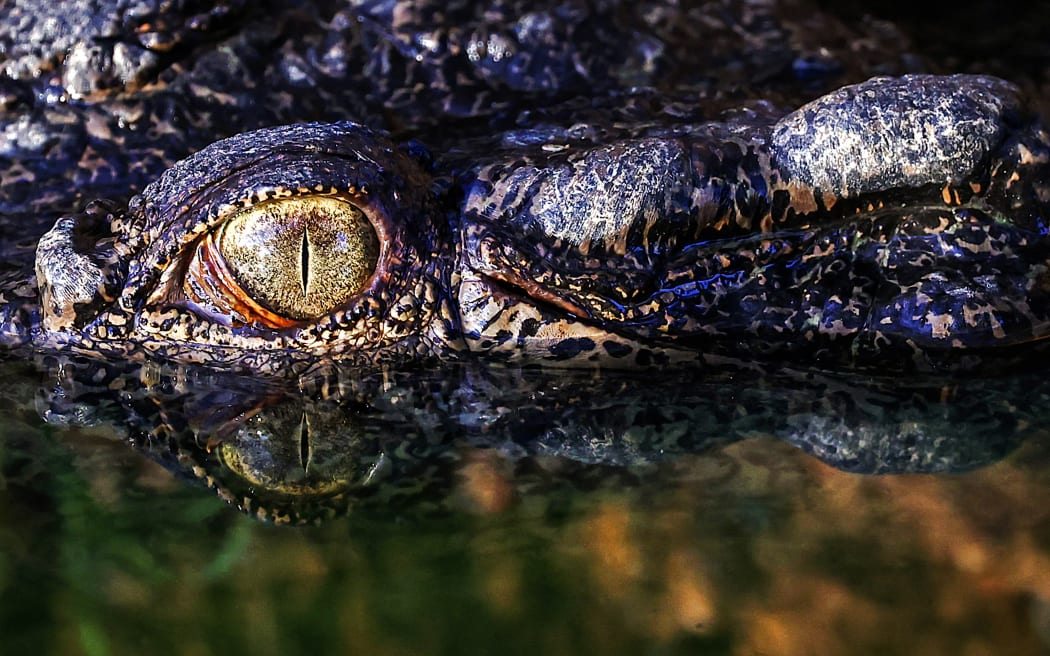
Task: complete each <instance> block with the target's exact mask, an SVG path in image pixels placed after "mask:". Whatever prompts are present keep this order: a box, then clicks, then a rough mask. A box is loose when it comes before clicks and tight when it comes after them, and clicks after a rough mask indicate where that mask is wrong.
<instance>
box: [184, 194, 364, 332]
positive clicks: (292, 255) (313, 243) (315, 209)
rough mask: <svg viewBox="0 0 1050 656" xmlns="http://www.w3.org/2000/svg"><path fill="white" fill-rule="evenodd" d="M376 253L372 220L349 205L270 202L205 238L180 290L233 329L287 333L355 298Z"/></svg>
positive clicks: (328, 200)
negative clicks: (253, 325)
mask: <svg viewBox="0 0 1050 656" xmlns="http://www.w3.org/2000/svg"><path fill="white" fill-rule="evenodd" d="M379 253H380V245H379V238H378V236H377V235H376V230H375V228H374V227H373V225H372V223H371V221H369V219H368V217H367V216H366V215H365V213H364V212H363V211H361V209H359V208H358V207H356V206H354V205H352V204H351V203H349V202H347V201H345V200H342V199H339V198H332V197H310V198H291V199H284V200H275V201H269V202H265V203H261V204H259V205H254V206H252V207H249V208H247V209H245V210H243V211H241V212H239V213H237V214H235V215H233V216H231V217H230V218H229V219H228V220H226V221H225V222H224V223H223V224H222V225H221V226H220V227H219V228H218V229H217V230H214V231H212V232H210V233H208V234H207V235H206V236H205V237H204V238H202V239H201V241H200V242H199V243H198V245H197V248H196V252H195V253H194V256H193V259H192V261H191V262H190V264H189V267H188V269H187V273H186V276H185V279H184V283H183V290H184V292H185V293H186V296H187V298H188V299H189V300H191V301H192V302H194V303H196V304H197V305H198V306H201V307H202V308H205V309H206V310H208V311H209V313H210V314H213V315H215V314H217V315H224V316H227V317H230V319H231V320H232V322H234V323H256V324H259V325H263V326H266V327H269V328H286V327H289V326H293V325H296V324H298V323H300V322H304V321H310V320H313V319H318V318H320V317H322V316H325V315H327V314H329V313H331V312H332V311H334V310H336V309H337V308H339V307H340V306H342V305H345V304H346V303H347V302H349V301H350V300H352V299H353V298H354V297H355V296H356V295H358V294H359V293H360V292H361V291H362V290H363V289H364V288H365V287H366V285H367V284H368V282H369V281H370V280H371V278H372V276H373V274H374V273H375V271H376V267H377V263H378V260H379Z"/></svg>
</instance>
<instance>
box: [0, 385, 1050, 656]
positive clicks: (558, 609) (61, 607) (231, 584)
mask: <svg viewBox="0 0 1050 656" xmlns="http://www.w3.org/2000/svg"><path fill="white" fill-rule="evenodd" d="M6 373H8V374H9V375H8V377H7V378H8V380H10V379H11V376H13V375H16V374H17V375H21V376H24V377H25V376H29V374H28V373H27V372H26V371H25V370H24V368H16V370H15V371H14V372H13V373H12V372H10V371H8V372H6ZM30 377H31V376H30ZM33 389H34V383H33V381H26V383H25V389H24V390H23V391H21V392H19V393H18V394H14V393H11V394H9V395H8V400H7V401H6V402H5V408H4V414H5V417H4V421H3V424H2V425H0V472H2V478H0V635H2V636H3V640H2V644H0V651H2V653H4V654H88V655H91V656H96V655H105V654H143V653H150V654H188V655H204V654H240V653H250V654H298V653H302V654H317V653H353V654H358V653H360V654H364V653H368V654H475V653H478V654H481V653H500V654H517V653H520V654H536V653H543V654H679V653H680V654H817V653H819V654H829V653H843V654H886V653H923V654H1007V653H1009V654H1045V653H1048V652H1050V505H1048V504H1047V503H1046V501H1047V499H1050V435H1048V434H1047V432H1046V431H1045V430H1044V429H1043V428H1042V427H1040V426H1033V425H1030V423H1028V422H1027V420H1026V421H1025V422H1022V423H1021V424H1019V425H1018V426H1017V430H1018V431H1020V433H1021V435H1020V437H1019V438H1018V440H1017V442H1016V445H1015V447H1014V448H1012V449H1011V450H1009V452H1008V453H1007V454H1006V455H1005V457H1003V458H1001V459H993V460H992V461H990V462H987V463H985V464H984V465H983V466H980V467H978V468H976V469H974V470H972V471H968V472H962V473H952V474H904V475H863V474H853V473H847V472H845V471H842V470H840V469H837V468H835V467H832V466H830V465H828V464H825V463H824V462H822V461H820V460H817V459H815V458H813V457H812V456H810V455H808V454H806V453H805V452H803V451H802V450H800V449H799V448H797V447H796V446H793V445H792V444H789V443H788V442H786V441H783V440H780V439H776V438H774V437H772V436H770V435H768V434H763V432H762V431H760V430H755V431H751V432H750V433H748V434H741V435H738V436H736V438H737V439H734V440H730V441H727V442H722V443H717V444H714V445H713V446H711V447H710V448H705V449H698V452H695V453H681V454H675V455H672V456H671V457H670V458H668V459H666V461H664V462H662V463H657V464H651V465H645V466H631V467H622V466H614V465H609V464H602V463H597V464H593V463H592V464H589V465H587V467H588V469H587V471H588V474H587V476H586V477H582V478H581V477H580V476H579V475H578V472H577V473H573V469H574V468H578V467H580V465H579V464H578V463H576V462H575V461H573V460H572V459H571V458H568V457H566V456H564V455H534V456H527V457H521V456H520V455H515V454H514V453H513V451H512V450H508V449H500V448H490V447H485V446H477V445H476V444H474V443H471V442H470V441H464V442H463V443H462V444H454V445H453V446H452V447H450V450H451V452H452V453H453V454H454V456H455V457H454V458H453V459H452V461H454V462H455V463H456V464H455V465H454V469H455V471H454V474H453V476H452V478H451V483H450V487H449V489H447V490H445V491H444V492H443V495H444V496H443V497H442V499H441V500H440V501H438V500H437V499H435V500H434V501H435V503H433V504H430V503H427V502H426V497H427V495H425V494H424V495H422V497H421V499H422V500H420V501H418V502H415V503H412V502H409V503H399V504H384V503H383V502H382V501H377V500H375V499H373V500H372V501H371V502H369V503H363V504H361V506H360V507H359V508H353V507H352V508H350V509H348V510H346V511H345V512H343V513H341V514H342V516H340V517H336V518H334V519H331V520H330V521H327V522H324V523H322V524H321V525H319V526H307V527H288V526H279V525H274V524H272V523H267V522H261V521H259V520H257V519H254V518H252V517H249V516H248V515H246V514H244V513H242V512H240V511H238V510H237V509H236V508H234V507H232V506H231V505H229V504H227V503H226V502H225V501H224V500H222V499H221V498H219V495H217V494H216V493H215V492H214V491H212V490H209V489H207V487H205V486H204V485H202V484H200V483H199V482H197V481H193V480H186V478H187V476H186V475H185V473H183V474H182V475H180V476H176V475H175V474H173V473H172V472H171V471H169V470H168V469H166V468H164V467H161V466H160V465H159V464H157V462H156V461H155V459H152V458H149V457H146V456H145V455H143V454H142V453H140V451H139V450H136V449H134V448H132V447H131V446H129V444H128V443H126V442H125V440H124V437H126V433H121V429H120V428H119V427H118V428H114V427H111V426H107V425H99V426H96V427H93V428H80V427H61V426H54V425H48V424H45V423H44V422H43V421H42V420H41V419H40V418H39V413H38V411H39V410H40V409H41V407H42V405H41V401H40V392H39V391H38V392H35V393H34V392H33ZM34 394H35V395H36V397H37V399H36V401H35V403H34V402H32V398H33V396H34ZM929 412H930V413H931V414H938V413H940V414H943V413H944V412H945V408H944V407H931V408H929ZM727 430H738V429H737V428H733V427H727ZM742 432H743V431H742ZM118 433H121V434H120V435H119V436H118ZM988 437H989V439H992V438H993V436H988ZM190 478H192V476H190Z"/></svg>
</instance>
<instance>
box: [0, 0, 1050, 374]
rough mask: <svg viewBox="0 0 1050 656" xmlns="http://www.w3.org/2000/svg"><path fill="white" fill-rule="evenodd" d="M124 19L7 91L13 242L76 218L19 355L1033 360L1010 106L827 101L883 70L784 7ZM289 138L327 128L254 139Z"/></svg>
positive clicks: (244, 365) (1041, 316)
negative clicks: (759, 93)
mask: <svg viewBox="0 0 1050 656" xmlns="http://www.w3.org/2000/svg"><path fill="white" fill-rule="evenodd" d="M118 4H119V5H120V7H119V8H120V9H121V11H116V9H115V8H110V9H113V13H112V14H111V17H112V21H111V22H110V23H106V24H100V23H99V20H98V16H97V15H92V17H91V18H92V20H89V21H88V25H89V26H94V27H95V28H97V33H90V34H87V35H84V34H80V33H79V32H78V30H82V29H84V28H76V27H73V16H70V17H69V19H70V23H69V25H66V26H65V27H64V30H63V29H60V30H52V33H51V34H52V37H53V38H52V41H53V42H52V43H51V44H50V46H51V47H52V48H53V49H59V48H64V49H65V50H64V56H63V57H62V58H60V64H55V63H54V62H50V63H49V62H47V61H46V60H47V56H48V55H49V52H50V51H48V50H47V49H46V48H45V49H44V52H42V53H41V52H36V51H34V52H31V53H30V54H22V56H21V57H20V58H19V57H11V58H9V61H8V62H7V69H6V70H7V73H8V76H9V77H10V79H9V85H10V86H11V88H12V91H11V92H10V94H9V96H10V102H9V103H8V104H9V109H8V116H9V117H13V118H11V119H10V120H8V121H7V124H6V125H7V130H6V132H7V135H8V142H9V143H8V146H7V149H6V157H7V159H6V162H7V163H6V164H5V165H4V167H3V168H4V170H6V171H7V172H8V176H7V177H8V180H5V194H4V199H3V203H2V206H3V209H4V210H5V211H6V212H7V217H8V218H7V219H6V221H5V223H7V224H9V225H14V224H16V223H17V222H18V221H22V220H23V218H24V217H25V216H26V215H27V214H32V215H34V217H39V216H41V215H43V216H48V215H47V212H45V211H43V210H44V208H47V209H50V210H51V211H52V212H53V211H54V210H55V209H56V208H60V209H62V210H68V211H65V212H62V213H61V215H60V216H59V218H58V219H57V221H55V223H54V225H53V227H51V229H50V230H48V231H47V232H46V234H44V235H43V236H42V237H40V239H39V242H38V244H37V245H36V249H35V258H34V262H35V267H34V268H35V273H34V274H31V275H27V274H26V271H25V263H24V262H22V263H21V266H20V263H19V262H18V258H17V257H12V258H11V259H10V260H9V262H8V264H7V265H6V266H7V267H9V269H10V271H8V272H7V273H6V277H5V279H4V280H5V284H4V285H3V286H2V287H3V291H2V294H3V298H2V299H0V300H2V302H3V307H4V310H3V313H2V317H3V319H2V323H0V334H2V335H3V341H4V342H5V343H6V344H8V345H9V346H12V347H18V346H26V345H28V346H30V347H32V348H36V349H42V350H52V351H55V350H69V351H74V352H78V353H89V354H95V355H98V356H100V357H105V358H135V357H142V356H161V357H168V358H173V359H177V360H183V361H189V362H200V363H210V364H213V365H215V366H217V367H221V368H231V367H232V368H235V369H242V370H249V371H252V372H277V373H280V372H285V373H289V372H290V373H292V374H298V373H301V372H302V371H305V370H307V369H309V368H310V367H311V366H314V365H315V364H316V363H317V362H318V361H338V362H346V363H350V364H353V365H377V364H382V365H386V364H404V363H415V362H425V361H429V360H461V359H463V358H474V357H482V358H485V359H488V360H498V361H514V362H526V363H530V362H553V363H562V364H565V363H568V364H578V363H596V364H599V365H603V366H612V367H627V368H630V367H638V366H643V367H644V366H666V365H669V364H672V363H687V364H696V363H701V364H709V363H711V362H714V361H720V360H721V359H725V358H728V359H737V360H751V359H756V358H757V359H767V360H788V361H794V362H800V363H809V364H813V365H815V366H827V367H830V368H841V367H846V368H857V367H873V368H878V369H885V368H895V369H911V368H914V367H915V366H916V365H917V364H918V365H920V366H931V365H932V366H933V367H942V366H947V367H954V366H956V365H958V363H959V362H963V363H964V364H965V366H980V365H979V364H978V365H975V364H974V363H979V362H981V361H982V360H983V355H984V354H985V353H986V352H989V351H992V352H995V351H1000V350H1016V349H1015V348H1014V347H1018V346H1023V345H1026V344H1032V343H1036V344H1037V343H1039V342H1040V341H1041V339H1042V338H1043V337H1044V336H1046V334H1047V333H1048V332H1050V297H1048V290H1050V283H1048V278H1047V275H1046V270H1047V261H1048V253H1047V244H1048V241H1047V239H1046V238H1045V236H1046V225H1045V219H1044V217H1045V215H1046V211H1045V210H1046V203H1047V202H1048V200H1047V199H1048V198H1050V190H1048V189H1047V184H1048V183H1047V181H1048V180H1050V176H1048V174H1047V170H1048V166H1050V139H1048V137H1047V134H1046V131H1045V129H1044V127H1043V124H1042V123H1041V122H1040V119H1039V118H1038V115H1037V114H1035V113H1034V112H1032V111H1030V110H1029V108H1028V107H1027V106H1026V104H1025V101H1024V99H1023V98H1022V94H1021V93H1020V92H1019V90H1018V89H1017V88H1016V87H1015V86H1013V85H1012V84H1010V83H1008V82H1005V81H1003V80H1000V79H998V78H994V77H990V76H982V75H954V76H940V75H931V74H922V73H905V74H903V75H900V76H896V77H893V76H876V77H873V78H871V79H868V80H866V81H859V82H855V83H853V84H847V85H842V86H838V82H840V81H841V80H842V78H843V76H844V75H846V74H847V73H846V71H848V73H849V74H853V75H857V74H861V75H863V74H865V73H871V72H889V73H899V72H901V71H899V70H893V66H892V65H890V66H889V67H888V68H889V69H890V70H888V71H884V70H880V69H879V68H878V67H873V66H867V65H866V64H865V63H864V62H858V60H862V59H863V57H858V56H856V53H841V52H840V53H838V54H836V52H835V50H834V49H833V48H832V49H829V48H824V49H821V50H819V52H821V53H823V54H822V57H823V59H824V60H825V61H822V62H821V61H817V62H813V61H811V58H807V57H806V53H805V52H802V53H800V52H799V51H798V48H797V47H794V48H793V47H792V46H794V45H795V44H792V43H791V42H790V39H787V38H786V37H785V33H786V32H787V31H788V30H789V29H790V28H792V27H796V28H797V27H798V26H797V25H795V24H793V23H792V22H791V21H792V20H794V19H793V18H792V16H793V15H794V13H793V12H795V11H797V9H798V7H797V6H796V5H795V3H783V4H780V3H770V4H768V5H764V4H760V5H754V6H752V5H747V4H741V3H721V4H717V3H716V5H713V7H714V9H712V8H711V7H712V6H709V5H700V6H698V7H690V8H686V9H683V8H678V9H676V10H675V11H678V12H685V13H684V14H682V13H678V14H676V15H675V16H673V17H669V16H667V15H664V14H663V13H661V12H669V11H671V7H670V6H663V5H661V4H660V3H656V4H653V5H648V4H646V5H642V6H640V7H639V8H636V9H635V10H628V9H626V8H625V7H622V6H620V5H618V4H617V3H608V4H606V3H594V4H593V5H592V4H591V3H550V4H549V6H544V8H543V9H535V8H533V9H531V10H529V11H526V10H525V9H524V8H523V7H518V6H516V5H514V3H509V4H507V5H503V4H499V5H497V7H498V10H497V9H494V8H487V9H485V8H479V7H476V6H474V5H473V4H472V3H461V4H456V5H454V6H452V7H450V8H446V9H442V8H438V7H433V6H429V5H427V4H426V3H422V4H419V5H417V4H400V3H389V2H376V3H371V2H355V3H350V4H349V5H347V6H342V7H329V6H327V5H324V3H320V4H319V5H317V6H313V5H310V6H308V7H297V8H296V9H294V10H293V11H289V12H286V13H285V14H284V15H283V18H282V19H281V20H279V21H277V22H276V23H275V22H274V21H272V20H263V19H260V18H259V16H258V15H257V14H255V13H254V12H253V10H252V9H251V8H250V7H247V6H246V5H242V4H241V3H236V2H233V3H223V4H220V5H219V6H218V7H213V6H210V5H209V6H207V7H203V8H201V7H195V6H194V7H179V8H178V11H176V9H175V8H174V7H172V6H168V5H161V6H160V7H159V8H157V7H154V8H153V9H150V8H149V7H147V6H145V5H139V4H138V3H130V4H129V5H128V6H124V3H118ZM85 6H86V5H85ZM76 7H78V8H79V7H80V5H76ZM197 10H200V11H199V12H197ZM34 11H36V12H37V13H34ZM44 11H45V10H44V9H41V8H38V7H35V6H33V5H30V9H26V10H23V9H21V8H11V9H9V10H8V13H9V15H8V17H7V24H8V25H9V27H11V28H13V27H14V26H16V25H17V28H18V29H23V27H24V26H23V25H22V23H19V22H18V21H19V20H21V21H22V22H23V23H25V22H29V23H30V24H31V26H32V27H33V28H36V27H37V26H39V25H41V24H45V23H46V21H44V19H43V18H42V16H41V14H43V13H44ZM85 11H86V9H85ZM690 11H692V12H708V14H718V13H719V12H722V13H726V12H728V13H729V15H728V17H726V16H722V17H721V18H720V21H719V22H717V23H716V25H717V26H718V27H717V28H708V29H711V30H714V33H715V34H719V35H721V36H722V37H723V38H724V36H725V35H724V31H725V30H727V29H730V27H733V28H737V27H739V28H742V29H743V28H746V29H749V30H751V32H750V33H751V34H754V35H756V38H758V39H759V40H758V43H759V44H764V45H765V46H766V47H764V48H760V49H758V50H753V48H750V49H749V50H748V53H750V54H745V53H744V52H742V50H741V48H742V46H741V45H735V46H734V45H729V46H725V44H722V46H720V47H719V48H715V47H713V48H712V50H711V51H710V52H706V53H702V54H698V53H695V52H693V51H687V50H684V49H683V47H682V44H683V43H684V41H683V40H684V39H686V38H688V39H691V40H693V41H694V42H697V41H698V40H700V39H701V37H704V36H711V35H710V34H697V33H693V32H691V31H690V33H688V34H686V35H680V34H674V33H673V32H674V31H675V30H676V29H678V28H677V27H675V26H677V25H679V24H680V22H681V19H682V18H683V15H684V16H690V17H692V18H696V19H697V24H698V25H702V24H704V23H702V22H700V21H699V18H702V16H699V15H697V16H693V15H691V14H689V12H690ZM151 12H153V13H151ZM156 12H160V13H159V14H158V13H156ZM195 12H196V13H195ZM631 12H639V13H631ZM23 14H25V15H23ZM74 14H75V12H74ZM625 14H629V15H626V16H625ZM708 14H705V15H708ZM810 16H811V18H809V19H808V20H809V21H810V22H812V21H813V20H816V19H814V18H812V16H821V14H819V13H813V14H810ZM708 17H709V16H708ZM828 20H830V19H828ZM310 26H312V28H311V27H310ZM805 26H806V28H807V29H812V25H810V24H809V23H807V24H806V25H805ZM41 29H44V28H41ZM697 29H700V28H697ZM230 30H233V36H226V35H227V34H228V33H229V32H230ZM687 31H688V30H687ZM842 31H843V28H842V27H841V26H838V28H837V29H836V30H833V31H832V32H831V33H832V34H841V33H842ZM56 34H57V36H55V35H56ZM628 36H629V37H630V38H629V39H628V38H627V37H628ZM216 39H220V41H219V43H218V45H217V44H216V41H215V40H216ZM223 39H224V40H223ZM624 39H626V42H628V43H630V44H631V45H630V46H629V47H626V48H613V47H612V46H613V44H614V43H617V42H618V41H620V40H624ZM712 43H718V41H717V39H715V40H713V41H712ZM751 45H752V46H753V45H754V44H751ZM673 46H678V49H677V50H674V49H673ZM264 47H265V48H268V49H269V51H270V52H271V53H272V52H274V51H275V52H276V53H277V54H276V55H273V54H270V58H269V59H266V54H267V53H266V51H264V50H263V48H264ZM11 50H12V51H13V52H14V53H15V54H16V55H18V54H21V52H20V51H19V50H18V49H17V48H11ZM38 50H39V48H38ZM889 52H890V53H891V56H890V57H886V56H885V55H883V57H884V60H883V61H882V62H880V64H881V65H882V67H883V68H886V65H885V64H886V62H885V60H886V59H890V60H892V59H893V57H892V53H893V52H895V51H894V50H892V49H891V50H889ZM846 54H850V55H853V56H852V57H846V56H845V55H846ZM30 55H32V56H30ZM698 58H699V59H705V58H707V59H711V60H719V58H721V61H722V62H723V63H724V62H726V61H732V62H739V63H740V64H741V65H742V66H743V67H744V68H745V69H750V70H748V72H747V77H746V79H747V82H746V83H744V82H741V81H739V80H733V79H725V78H723V79H719V78H720V76H719V74H718V73H714V74H709V73H707V71H710V70H713V69H712V68H711V67H710V66H708V67H705V68H699V64H700V62H699V61H696V60H697V59H698ZM897 59H899V60H900V62H904V63H901V64H900V67H905V66H906V65H910V64H909V63H908V62H909V60H908V58H907V57H905V56H903V55H901V56H899V57H898V58H897ZM26 60H31V61H29V62H28V63H27V61H26ZM42 60H43V61H44V63H41V61H42ZM785 60H787V62H786V63H785ZM56 61H58V60H56ZM709 63H713V62H709ZM891 64H892V62H891ZM48 65H54V66H57V67H56V68H55V70H54V71H52V72H51V73H52V74H51V75H50V76H48V75H42V74H41V70H44V68H46V66H48ZM34 66H35V68H34ZM764 66H773V67H779V69H778V70H779V75H777V76H771V77H767V78H765V79H763V77H762V71H761V68H762V67H764ZM785 66H786V67H787V70H786V71H785V70H784V68H785ZM253 67H254V68H253ZM23 69H29V72H28V73H25V74H24V75H23V72H24V71H23ZM873 69H874V70H873ZM715 70H717V69H715ZM697 71H702V72H703V73H704V75H703V76H701V75H698V74H697ZM260 73H261V75H259V74H260ZM34 74H35V76H34ZM709 75H711V76H713V79H712V78H711V77H705V76H709ZM726 75H730V76H739V75H741V73H740V71H738V70H734V72H732V73H727V74H726ZM20 76H21V77H20ZM326 76H327V77H326ZM814 78H815V80H814ZM847 79H848V78H847ZM42 80H45V81H46V83H45V81H42ZM369 83H371V84H370V86H362V85H364V84H369ZM343 85H345V86H343ZM672 85H673V86H672ZM822 87H823V88H822ZM583 88H585V89H586V90H587V93H588V95H587V96H585V97H582V98H581V97H580V91H581V89H583ZM756 88H761V89H763V90H764V92H765V96H764V97H763V99H762V100H758V101H756V100H753V99H750V100H749V99H746V98H745V96H747V95H749V94H754V93H755V89H756ZM723 89H736V90H737V91H736V92H735V93H728V92H723V91H722V90H723ZM821 91H825V92H826V93H825V94H824V95H819V96H818V97H816V98H815V99H811V100H810V101H809V102H808V103H804V104H802V103H797V104H795V105H794V106H793V108H792V106H786V103H790V102H792V101H793V100H796V99H798V98H807V97H811V96H813V95H814V94H817V93H819V92H821ZM30 94H35V97H31V98H30V99H28V100H27V98H26V97H27V96H30ZM807 94H808V95H807ZM55 98H57V99H58V100H55ZM769 98H774V99H776V100H777V101H776V102H775V101H771V100H770V99H769ZM526 102H528V103H530V104H529V105H525V104H524V103H526ZM26 103H29V104H31V105H32V106H31V107H29V108H26V107H25V104H26ZM12 107H13V108H12ZM377 113H385V114H386V117H385V118H383V119H378V118H377V116H376V115H377ZM242 114H243V115H242ZM333 114H336V116H333ZM434 115H438V116H444V117H445V120H444V121H438V122H436V123H435V121H434ZM315 118H321V119H324V120H325V121H328V119H338V120H335V121H332V122H316V121H309V122H305V123H304V122H295V123H291V124H290V125H276V126H274V124H279V123H286V122H289V121H303V120H304V119H315ZM70 126H71V127H70ZM253 128H255V129H253ZM227 133H235V134H233V135H232V136H228V137H226V138H225V139H222V140H219V141H217V142H215V143H213V144H211V145H207V146H205V147H200V149H199V150H198V147H199V146H203V143H202V142H205V141H208V140H212V139H215V138H217V137H223V136H226V134H227ZM395 135H396V137H395ZM183 155H187V156H186V157H185V158H184V159H181V161H178V162H177V163H171V162H172V160H175V159H177V158H179V157H181V156H183ZM74 158H76V159H75V162H74ZM63 166H65V167H67V168H63ZM164 166H168V168H167V169H166V170H164V171H163V172H161V169H162V167H164ZM154 178H155V179H154ZM139 184H143V185H144V186H143V187H142V188H141V190H140V191H139V193H138V194H137V195H134V196H132V197H131V198H130V199H127V195H128V194H129V192H134V191H136V190H137V189H136V188H137V186H138V185H139ZM114 190H117V191H119V193H118V194H116V195H117V196H118V199H117V200H97V201H90V202H89V201H88V198H89V197H90V196H94V195H104V194H105V192H112V191H114ZM121 195H123V196H124V199H121V198H119V196H121ZM78 203H79V205H78ZM63 205H65V207H63ZM53 216H54V214H51V215H50V217H53ZM26 223H27V224H28V223H31V224H32V225H33V226H34V227H38V226H39V225H40V223H41V221H40V220H39V219H36V220H35V221H26ZM22 230H24V226H19V227H18V228H17V229H15V230H14V231H13V232H15V233H16V234H15V236H17V237H21V235H20V234H18V233H19V232H21V231H22ZM38 236H39V235H38ZM31 239H32V235H30V236H29V237H28V238H27V239H26V240H24V241H23V240H18V241H17V242H16V244H15V250H17V248H19V247H22V248H23V250H25V249H24V246H25V242H26V241H31ZM8 250H12V249H11V248H9V249H8Z"/></svg>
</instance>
